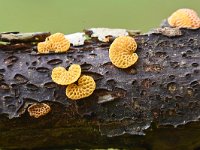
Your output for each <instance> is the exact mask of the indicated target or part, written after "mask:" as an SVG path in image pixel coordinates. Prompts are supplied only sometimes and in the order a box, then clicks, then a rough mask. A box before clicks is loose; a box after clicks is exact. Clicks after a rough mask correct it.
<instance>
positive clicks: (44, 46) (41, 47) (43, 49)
mask: <svg viewBox="0 0 200 150" xmlns="http://www.w3.org/2000/svg"><path fill="white" fill-rule="evenodd" d="M37 48H38V52H39V53H41V54H48V53H49V50H50V49H51V43H50V42H40V43H38V45H37Z"/></svg>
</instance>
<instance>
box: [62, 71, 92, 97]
mask: <svg viewBox="0 0 200 150" xmlns="http://www.w3.org/2000/svg"><path fill="white" fill-rule="evenodd" d="M95 88H96V83H95V81H94V79H93V78H92V77H91V76H86V75H83V76H81V77H80V78H79V80H78V85H76V84H70V85H68V87H67V88H66V95H67V97H68V98H70V99H72V100H78V99H82V98H85V97H88V96H90V95H91V94H92V93H93V92H94V90H95Z"/></svg>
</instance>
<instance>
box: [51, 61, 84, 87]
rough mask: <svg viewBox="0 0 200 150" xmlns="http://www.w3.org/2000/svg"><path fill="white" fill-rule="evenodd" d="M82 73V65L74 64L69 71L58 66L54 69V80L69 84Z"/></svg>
mask: <svg viewBox="0 0 200 150" xmlns="http://www.w3.org/2000/svg"><path fill="white" fill-rule="evenodd" d="M80 75H81V67H80V65H78V64H73V65H71V66H70V67H69V70H68V71H67V70H66V69H65V68H64V67H56V68H54V69H53V70H52V74H51V78H52V80H53V81H54V82H55V83H57V84H60V85H69V84H72V83H74V82H76V81H77V80H78V78H79V77H80Z"/></svg>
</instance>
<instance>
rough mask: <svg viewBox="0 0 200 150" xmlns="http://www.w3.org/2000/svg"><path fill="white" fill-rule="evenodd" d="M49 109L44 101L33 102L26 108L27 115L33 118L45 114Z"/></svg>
mask: <svg viewBox="0 0 200 150" xmlns="http://www.w3.org/2000/svg"><path fill="white" fill-rule="evenodd" d="M50 111H51V107H50V106H49V105H47V104H45V103H35V104H32V105H31V106H30V107H29V108H28V112H29V115H30V116H32V117H34V118H39V117H41V116H45V115H46V114H48V113H49V112H50Z"/></svg>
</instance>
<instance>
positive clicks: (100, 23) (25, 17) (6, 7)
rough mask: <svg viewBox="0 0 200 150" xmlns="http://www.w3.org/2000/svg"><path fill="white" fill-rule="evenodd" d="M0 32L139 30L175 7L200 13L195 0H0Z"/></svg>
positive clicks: (159, 20) (157, 23) (158, 22)
mask: <svg viewBox="0 0 200 150" xmlns="http://www.w3.org/2000/svg"><path fill="white" fill-rule="evenodd" d="M0 4H1V9H0V15H1V23H0V31H1V32H3V31H21V32H34V31H51V32H63V33H71V32H77V31H82V29H84V28H89V27H112V28H127V29H139V30H141V31H143V32H146V31H148V30H150V29H151V28H155V27H157V26H159V24H160V22H161V21H162V20H163V19H164V18H167V17H168V16H169V15H170V14H171V13H172V12H174V11H175V10H176V9H179V8H186V7H187V8H192V9H194V10H196V11H197V12H198V13H200V9H199V8H200V1H199V0H173V1H171V0H40V1H39V0H17V1H14V0H0Z"/></svg>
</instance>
